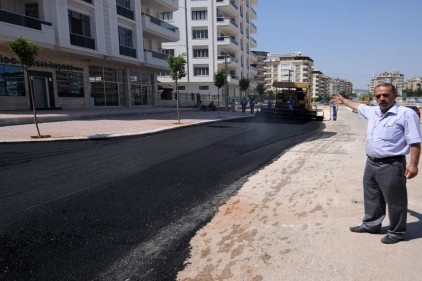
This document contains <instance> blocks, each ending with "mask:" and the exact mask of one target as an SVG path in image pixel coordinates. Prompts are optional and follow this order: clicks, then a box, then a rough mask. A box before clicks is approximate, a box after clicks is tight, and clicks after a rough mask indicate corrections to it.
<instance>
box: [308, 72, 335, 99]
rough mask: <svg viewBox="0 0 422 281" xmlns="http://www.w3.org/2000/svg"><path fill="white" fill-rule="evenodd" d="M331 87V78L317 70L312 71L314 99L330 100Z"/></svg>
mask: <svg viewBox="0 0 422 281" xmlns="http://www.w3.org/2000/svg"><path fill="white" fill-rule="evenodd" d="M329 87H330V77H328V76H327V75H325V74H324V73H322V72H321V71H318V70H315V71H312V87H311V91H312V97H313V98H318V97H320V98H323V99H325V100H327V99H329V97H330V94H329Z"/></svg>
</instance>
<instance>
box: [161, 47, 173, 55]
mask: <svg viewBox="0 0 422 281" xmlns="http://www.w3.org/2000/svg"><path fill="white" fill-rule="evenodd" d="M161 52H162V53H163V54H166V55H169V56H174V49H162V50H161Z"/></svg>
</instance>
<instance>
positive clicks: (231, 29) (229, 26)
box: [217, 17, 239, 35]
mask: <svg viewBox="0 0 422 281" xmlns="http://www.w3.org/2000/svg"><path fill="white" fill-rule="evenodd" d="M217 28H218V31H221V32H223V33H225V34H232V35H234V34H237V31H238V30H239V25H238V24H237V23H236V22H235V21H233V20H231V19H230V18H225V17H218V18H217Z"/></svg>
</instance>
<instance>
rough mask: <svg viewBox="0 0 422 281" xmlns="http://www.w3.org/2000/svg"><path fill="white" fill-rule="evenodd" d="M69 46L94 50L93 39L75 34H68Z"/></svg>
mask: <svg viewBox="0 0 422 281" xmlns="http://www.w3.org/2000/svg"><path fill="white" fill-rule="evenodd" d="M70 44H72V45H75V46H79V47H83V48H88V49H93V50H95V40H94V39H93V38H90V37H86V36H83V35H79V34H76V33H70Z"/></svg>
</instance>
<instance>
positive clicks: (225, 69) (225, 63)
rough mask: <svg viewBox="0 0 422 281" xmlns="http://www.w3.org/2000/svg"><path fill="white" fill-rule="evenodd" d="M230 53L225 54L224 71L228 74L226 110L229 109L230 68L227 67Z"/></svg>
mask: <svg viewBox="0 0 422 281" xmlns="http://www.w3.org/2000/svg"><path fill="white" fill-rule="evenodd" d="M228 56H229V55H228V54H224V71H225V74H226V82H225V85H224V86H225V90H224V91H225V92H226V111H227V110H229V107H228V106H229V81H228V80H227V79H228V74H229V73H228V69H227V64H228V62H227V57H228Z"/></svg>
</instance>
